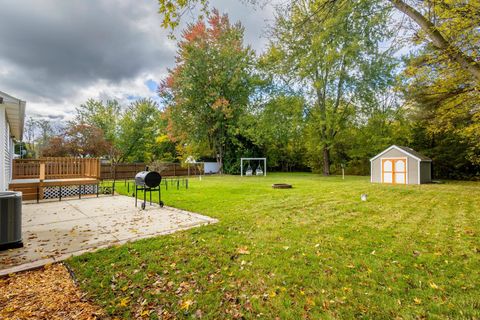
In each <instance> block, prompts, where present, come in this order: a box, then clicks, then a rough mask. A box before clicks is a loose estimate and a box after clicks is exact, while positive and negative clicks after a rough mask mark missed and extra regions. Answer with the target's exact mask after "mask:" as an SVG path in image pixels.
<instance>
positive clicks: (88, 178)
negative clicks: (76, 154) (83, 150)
mask: <svg viewBox="0 0 480 320" xmlns="http://www.w3.org/2000/svg"><path fill="white" fill-rule="evenodd" d="M99 182H100V160H99V159H96V158H42V159H27V160H23V159H15V160H14V162H13V180H12V181H11V182H10V184H9V189H10V190H12V191H21V192H22V193H23V199H24V200H41V199H44V198H45V197H52V196H54V195H55V194H58V195H60V197H64V194H69V195H70V194H71V195H75V194H76V195H78V194H80V195H81V194H93V193H97V190H96V189H97V187H92V185H98V184H99ZM55 188H58V190H57V189H55ZM62 188H63V190H62Z"/></svg>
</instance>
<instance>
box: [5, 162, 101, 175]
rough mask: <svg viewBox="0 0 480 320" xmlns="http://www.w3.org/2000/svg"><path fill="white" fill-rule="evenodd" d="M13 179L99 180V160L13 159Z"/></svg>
mask: <svg viewBox="0 0 480 320" xmlns="http://www.w3.org/2000/svg"><path fill="white" fill-rule="evenodd" d="M12 178H13V179H40V180H48V179H73V178H94V179H99V178H100V159H97V158H60V157H58V158H53V157H49V158H41V159H14V160H13V174H12Z"/></svg>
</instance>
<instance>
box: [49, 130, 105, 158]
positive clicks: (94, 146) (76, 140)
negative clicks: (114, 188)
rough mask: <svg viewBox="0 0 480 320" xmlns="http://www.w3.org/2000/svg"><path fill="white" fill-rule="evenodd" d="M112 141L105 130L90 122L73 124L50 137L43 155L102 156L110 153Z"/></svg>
mask: <svg viewBox="0 0 480 320" xmlns="http://www.w3.org/2000/svg"><path fill="white" fill-rule="evenodd" d="M110 148H111V145H110V143H109V142H108V141H107V140H105V137H104V133H103V130H102V129H100V128H98V127H94V126H91V125H88V124H84V123H80V124H72V125H71V126H69V127H68V128H67V129H66V130H65V132H63V133H62V134H61V135H58V136H54V137H52V138H50V140H49V141H48V144H47V146H46V148H45V149H44V151H43V155H44V156H47V157H65V156H71V157H82V158H85V157H100V156H103V155H105V154H108V153H109V149H110Z"/></svg>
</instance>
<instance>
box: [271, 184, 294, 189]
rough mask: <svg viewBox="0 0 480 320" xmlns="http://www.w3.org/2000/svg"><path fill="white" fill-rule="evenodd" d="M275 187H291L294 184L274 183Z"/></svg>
mask: <svg viewBox="0 0 480 320" xmlns="http://www.w3.org/2000/svg"><path fill="white" fill-rule="evenodd" d="M272 188H273V189H291V188H292V185H291V184H288V183H274V184H272Z"/></svg>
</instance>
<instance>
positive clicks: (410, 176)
mask: <svg viewBox="0 0 480 320" xmlns="http://www.w3.org/2000/svg"><path fill="white" fill-rule="evenodd" d="M385 158H407V168H408V172H407V181H408V184H418V183H419V181H418V163H419V161H418V160H417V159H415V158H412V157H411V156H409V155H408V154H406V153H403V152H401V151H399V150H397V149H391V150H389V151H388V152H386V153H384V154H383V155H382V156H380V157H379V158H377V159H375V160H373V161H372V182H382V159H385Z"/></svg>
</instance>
